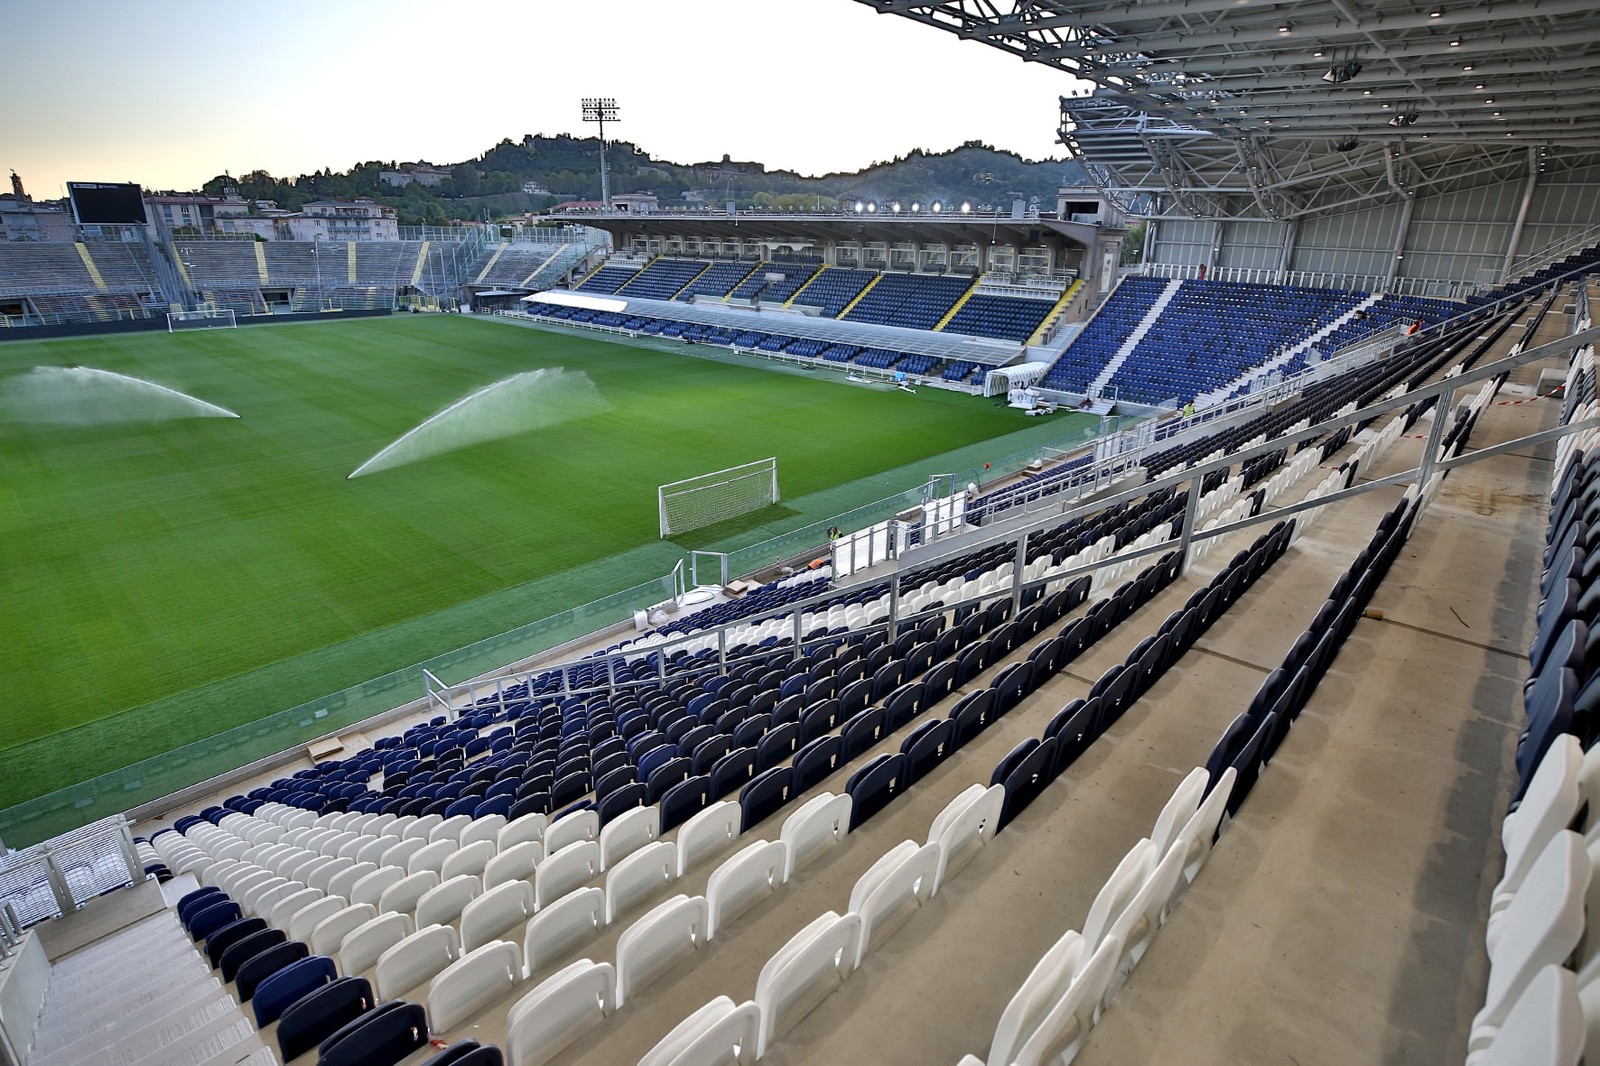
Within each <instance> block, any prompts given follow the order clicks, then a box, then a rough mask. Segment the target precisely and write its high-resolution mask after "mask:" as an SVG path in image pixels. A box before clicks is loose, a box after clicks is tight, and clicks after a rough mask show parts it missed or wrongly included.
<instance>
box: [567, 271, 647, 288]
mask: <svg viewBox="0 0 1600 1066" xmlns="http://www.w3.org/2000/svg"><path fill="white" fill-rule="evenodd" d="M637 273H638V271H637V270H631V269H627V268H624V267H614V266H603V267H601V268H600V269H599V270H596V271H595V272H594V273H593V274H590V275H589V276H588V277H586V278H584V279H583V280H582V281H581V282H579V283H578V284H576V285H574V286H573V289H574V291H576V292H604V293H615V292H616V291H617V290H618V289H620V288H622V286H624V285H626V284H627V283H628V282H630V281H632V280H633V277H634V275H635V274H637Z"/></svg>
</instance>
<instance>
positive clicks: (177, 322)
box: [167, 307, 239, 333]
mask: <svg viewBox="0 0 1600 1066" xmlns="http://www.w3.org/2000/svg"><path fill="white" fill-rule="evenodd" d="M238 327H239V321H238V319H236V318H235V317H234V315H233V308H231V307H219V308H207V309H205V310H201V311H168V312H167V332H168V333H176V332H178V331H179V330H180V329H237V328H238Z"/></svg>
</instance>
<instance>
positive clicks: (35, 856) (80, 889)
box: [0, 813, 144, 929]
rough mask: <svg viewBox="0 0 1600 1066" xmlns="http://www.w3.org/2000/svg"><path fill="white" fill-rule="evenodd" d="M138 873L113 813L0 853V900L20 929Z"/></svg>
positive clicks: (123, 825) (129, 840)
mask: <svg viewBox="0 0 1600 1066" xmlns="http://www.w3.org/2000/svg"><path fill="white" fill-rule="evenodd" d="M143 876H144V871H143V870H142V869H141V868H140V865H139V857H138V853H137V852H135V851H134V847H133V837H132V836H131V835H130V834H129V832H128V821H127V819H126V818H124V817H123V816H122V815H121V814H120V813H119V814H116V815H113V816H112V817H109V818H103V819H101V820H100V821H98V822H94V823H93V824H91V825H86V826H84V827H83V828H81V829H75V830H73V831H72V832H70V833H65V834H62V835H61V836H58V837H53V838H52V839H50V840H46V841H44V842H43V843H40V844H35V845H33V846H32V847H30V848H24V849H23V850H21V851H13V852H10V853H8V854H7V855H5V856H4V857H3V858H0V904H5V905H7V906H9V907H10V908H11V909H12V911H13V912H14V913H15V915H16V921H17V925H18V926H19V927H21V928H23V929H26V928H27V927H28V926H30V925H37V924H38V923H39V922H43V921H47V920H49V919H51V918H59V917H60V916H61V915H63V914H71V913H72V912H73V911H75V910H78V909H79V908H80V907H82V906H83V905H84V904H85V903H87V902H89V901H90V900H92V899H94V898H95V897H96V896H99V895H101V894H103V893H105V892H109V891H110V890H111V889H114V888H121V887H123V886H124V885H130V884H133V883H134V882H135V881H138V880H139V879H140V878H142V877H143Z"/></svg>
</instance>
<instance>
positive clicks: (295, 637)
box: [0, 0, 1600, 1066]
mask: <svg viewBox="0 0 1600 1066" xmlns="http://www.w3.org/2000/svg"><path fill="white" fill-rule="evenodd" d="M858 4H860V5H865V7H866V8H870V9H873V10H875V11H876V12H878V13H880V14H886V15H890V16H895V17H894V18H891V19H889V20H887V21H888V23H889V24H892V25H893V26H895V28H896V29H897V30H901V31H903V32H904V33H906V34H908V35H911V36H913V37H916V38H918V39H921V40H928V39H930V38H941V39H942V38H943V37H944V36H950V35H953V36H954V37H957V38H960V39H962V40H964V41H967V42H969V43H970V42H978V43H977V44H971V47H972V48H974V49H985V50H987V51H996V50H997V51H998V52H1000V53H1004V54H1005V55H1007V56H1010V57H1012V58H1013V59H1014V61H1015V62H1016V63H1018V64H1020V63H1024V62H1027V63H1032V64H1039V65H1043V66H1044V67H1046V68H1050V69H1052V70H1053V71H1055V72H1056V73H1058V74H1059V75H1060V77H1061V81H1062V88H1061V96H1060V101H1059V108H1060V126H1059V130H1058V137H1059V143H1060V144H1061V145H1062V146H1064V148H1065V151H1066V153H1067V155H1068V156H1069V157H1070V162H1071V163H1072V164H1074V166H1075V169H1073V170H1072V171H1071V172H1070V173H1071V174H1072V175H1073V176H1072V177H1071V179H1070V180H1069V179H1065V178H1064V179H1063V181H1062V183H1061V185H1060V188H1059V190H1058V193H1057V195H1056V198H1055V201H1054V203H1050V202H1048V201H1045V202H1041V201H1040V199H1039V198H1037V197H1034V198H1028V197H1025V196H1020V195H1018V196H1015V197H996V199H997V200H998V201H999V202H998V203H993V204H976V203H974V202H971V201H969V200H967V199H965V198H960V197H955V196H951V195H949V194H948V193H947V192H946V191H944V190H941V189H939V188H932V187H930V188H929V189H927V190H926V192H925V193H922V194H919V195H918V196H917V197H916V198H912V197H909V196H900V195H898V194H896V195H887V194H886V195H884V196H882V197H878V196H875V195H873V194H871V193H870V192H867V191H862V192H860V193H859V194H855V195H850V196H844V197H840V198H838V199H837V201H836V202H834V203H832V204H829V205H824V204H823V203H822V201H821V198H820V197H818V198H816V201H815V203H814V205H813V206H812V207H806V208H801V207H796V206H793V205H792V204H791V205H788V206H781V207H780V206H775V205H774V204H773V202H771V201H766V202H763V203H741V202H738V200H737V199H736V198H735V197H734V195H733V194H732V193H731V192H729V193H728V195H727V198H726V201H725V202H723V201H722V198H721V197H720V196H718V197H716V198H714V199H713V200H712V201H711V202H707V201H706V200H705V199H704V198H701V199H699V200H685V201H683V202H681V203H678V202H674V203H671V204H663V203H661V202H660V201H658V199H657V197H655V196H654V195H651V194H642V193H638V192H628V193H618V194H617V195H615V196H613V195H612V193H611V190H610V187H609V186H608V184H607V181H608V178H607V171H606V169H605V166H606V163H605V158H606V156H605V152H606V141H605V136H604V129H605V127H604V125H603V123H604V122H605V121H615V120H616V118H617V115H616V104H615V102H614V101H613V100H610V99H608V98H585V99H584V100H583V101H582V107H583V114H584V119H585V121H589V120H591V119H593V120H599V121H601V123H602V124H601V126H600V129H601V137H600V138H599V140H598V142H597V144H598V148H599V155H598V158H597V159H596V160H595V164H596V169H597V174H596V175H595V177H596V178H597V182H596V186H597V188H598V189H599V198H598V199H597V200H593V201H590V200H573V201H569V202H568V203H566V204H564V205H558V207H557V209H554V210H552V211H551V212H550V213H549V214H547V215H544V216H541V217H538V218H534V217H532V216H529V217H526V218H522V219H518V220H515V221H489V220H483V221H476V222H471V221H460V220H458V221H456V222H454V223H453V224H450V225H436V224H433V223H431V222H428V223H425V224H421V225H402V224H400V220H398V219H397V217H396V214H395V210H394V209H393V208H392V207H386V206H384V205H382V204H379V203H375V202H374V201H372V200H370V199H344V198H340V197H328V198H322V199H316V200H312V201H309V202H307V203H306V204H305V205H304V206H303V207H300V208H297V209H295V210H277V209H273V210H262V209H261V208H260V205H259V202H256V201H250V202H247V201H246V200H245V199H242V198H240V197H239V196H237V195H236V194H235V193H234V192H233V191H232V190H231V189H230V190H229V191H228V192H227V193H225V194H224V195H221V196H209V195H204V196H202V195H198V194H197V195H169V194H161V193H157V192H154V191H152V190H151V189H149V188H147V187H145V186H143V185H142V184H141V183H139V182H121V181H118V182H108V181H90V180H85V181H75V182H71V183H69V184H68V186H67V188H66V195H65V197H64V204H63V206H60V207H58V206H55V205H54V204H53V203H45V202H36V201H34V200H33V199H32V198H31V197H30V196H29V195H28V194H27V192H26V191H25V188H24V185H23V182H22V180H21V178H19V177H18V176H17V175H16V174H15V173H14V174H13V175H12V192H11V195H10V196H9V197H3V196H0V469H3V470H4V472H5V477H4V479H3V482H0V484H3V489H0V515H3V516H4V521H0V566H3V571H4V575H5V582H4V588H5V590H6V598H5V600H6V605H7V610H6V611H5V614H4V621H3V622H0V627H3V634H4V647H5V649H6V652H7V654H6V655H5V656H4V657H3V659H0V664H3V665H0V680H3V682H4V685H5V690H6V691H7V693H8V695H9V697H10V698H9V700H8V705H9V711H8V713H7V714H6V717H5V721H6V724H7V727H8V728H7V735H6V737H5V739H4V740H0V745H3V746H4V750H5V755H6V764H7V769H8V772H7V773H6V774H5V775H4V777H3V779H0V838H3V840H4V847H5V851H4V853H3V854H0V1062H5V1063H14V1064H17V1066H69V1064H78V1063H116V1064H119V1066H135V1064H139V1066H158V1064H196V1066H201V1064H205V1066H213V1064H215V1066H221V1064H252V1066H254V1064H261V1066H265V1064H285V1066H287V1064H290V1063H293V1064H296V1066H313V1064H315V1066H398V1064H405V1066H420V1064H423V1063H428V1064H433V1066H444V1064H446V1063H459V1064H462V1066H494V1064H505V1063H510V1064H511V1066H534V1064H544V1063H551V1064H558V1066H576V1064H583V1066H591V1064H593V1066H601V1064H613V1063H635V1062H636V1063H640V1064H641V1066H646V1064H648V1066H668V1064H676V1066H690V1064H706V1066H714V1064H728V1063H744V1064H748V1063H754V1062H757V1061H771V1062H775V1063H779V1064H783V1063H793V1064H798V1063H820V1064H854V1063H893V1064H907V1066H910V1064H922V1063H929V1062H948V1063H951V1064H952V1066H955V1064H960V1066H984V1064H987V1066H1012V1064H1030V1066H1044V1064H1058V1066H1065V1064H1067V1063H1070V1062H1074V1061H1078V1062H1082V1063H1085V1064H1089V1066H1093V1064H1097V1063H1105V1064H1119V1066H1120V1064H1129V1063H1279V1062H1292V1063H1297V1064H1300V1066H1310V1064H1329V1066H1334V1064H1338V1066H1346V1064H1351V1063H1393V1062H1407V1063H1411V1062H1424V1063H1433V1062H1440V1063H1446V1062H1448V1063H1460V1062H1467V1063H1473V1064H1481V1066H1506V1064H1515V1066H1545V1064H1549V1066H1575V1064H1577V1063H1580V1062H1597V1061H1600V962H1597V959H1600V951H1597V950H1596V945H1600V936H1597V937H1596V938H1595V939H1590V938H1589V936H1588V931H1587V919H1588V915H1589V904H1590V902H1592V901H1600V850H1596V848H1595V846H1594V841H1596V840H1597V839H1600V815H1596V814H1595V813H1594V812H1595V811H1596V810H1597V809H1600V749H1597V748H1596V746H1595V742H1596V741H1597V740H1600V717H1597V718H1591V717H1590V715H1591V712H1596V708H1597V707H1600V636H1595V635H1594V634H1592V633H1591V627H1593V626H1600V591H1597V590H1600V565H1597V564H1595V563H1590V562H1589V561H1588V559H1589V553H1590V552H1594V553H1595V555H1596V558H1597V560H1600V545H1597V544H1596V543H1595V541H1597V540H1600V478H1597V477H1596V474H1597V473H1600V455H1597V451H1596V450H1597V449H1600V405H1597V399H1596V360H1595V345H1596V340H1597V339H1600V328H1597V327H1596V326H1595V325H1594V323H1593V317H1592V315H1593V310H1594V309H1595V306H1596V304H1595V301H1597V300H1600V21H1597V17H1596V15H1595V13H1594V10H1593V5H1592V3H1590V2H1588V0H1509V2H1508V3H1505V4H1498V5H1476V4H1466V3H1462V2H1446V3H1426V4H1424V3H1416V2H1412V0H1403V2H1399V3H1385V4H1378V3H1373V2H1369V3H1352V2H1346V0H1288V2H1285V3H1278V4H1258V3H1236V2H1233V0H1217V2H1211V0H1150V2H1141V3H1138V4H1110V3H1101V2H1082V3H1080V2H1076V0H1048V2H1044V0H1012V2H990V0H983V2H979V0H943V2H914V0H858ZM689 6H692V5H689ZM840 6H842V7H844V8H847V9H848V8H850V7H851V5H847V4H842V3H841V5H840ZM914 23H917V24H921V25H913V24H914ZM987 51H986V52H985V54H987ZM661 91H662V92H663V93H675V92H678V91H679V88H678V87H677V86H676V84H675V83H668V82H664V83H663V85H662V87H661ZM685 121H688V119H685ZM801 135H802V134H801V133H799V132H797V133H796V136H801ZM748 166H751V164H738V163H734V162H732V161H731V160H730V159H729V157H728V156H724V157H723V167H724V169H726V170H727V172H728V175H730V176H727V177H726V184H725V186H720V187H719V188H726V189H728V190H731V189H732V188H733V181H734V177H733V176H732V175H734V174H735V172H736V171H737V169H738V168H740V167H748ZM438 169H439V168H431V169H413V170H409V171H405V172H399V171H397V172H396V177H395V184H396V185H397V186H400V185H404V184H405V183H406V182H412V181H415V182H421V181H424V180H430V181H431V180H434V179H435V178H437V177H438V175H437V174H433V175H432V176H430V174H431V173H432V170H438ZM467 169H469V170H470V169H471V167H470V164H469V165H467ZM460 170H461V168H460V167H457V168H456V172H457V173H459V172H460ZM720 173H721V172H720V171H719V175H720ZM1079 174H1081V175H1082V180H1081V181H1079V180H1078V178H1077V175H1079ZM402 179H404V180H402ZM440 180H443V179H440ZM452 180H453V179H452ZM464 180H465V179H463V181H464ZM472 180H473V181H474V182H475V181H476V180H477V178H476V175H474V176H473V178H472ZM585 180H587V179H585ZM719 180H720V179H719ZM863 188H864V187H863ZM713 191H716V190H713ZM1596 632H1597V633H1600V630H1597V631H1596ZM1597 713H1600V712H1597ZM1591 726H1593V727H1594V728H1591ZM1597 906H1600V902H1597ZM1597 920H1600V919H1597Z"/></svg>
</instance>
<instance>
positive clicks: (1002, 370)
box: [983, 363, 1050, 396]
mask: <svg viewBox="0 0 1600 1066" xmlns="http://www.w3.org/2000/svg"><path fill="white" fill-rule="evenodd" d="M1049 370H1050V364H1049V363H1018V364H1017V365H1016V366H1002V367H999V368H997V369H995V370H991V371H989V377H988V378H987V379H986V380H985V382H984V388H983V394H984V395H985V396H999V395H1000V394H1001V393H1005V392H1010V391H1011V390H1012V389H1020V388H1022V387H1024V386H1027V385H1032V384H1033V383H1034V382H1035V381H1038V380H1039V379H1040V378H1042V377H1044V376H1045V374H1046V373H1047V372H1048V371H1049Z"/></svg>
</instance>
